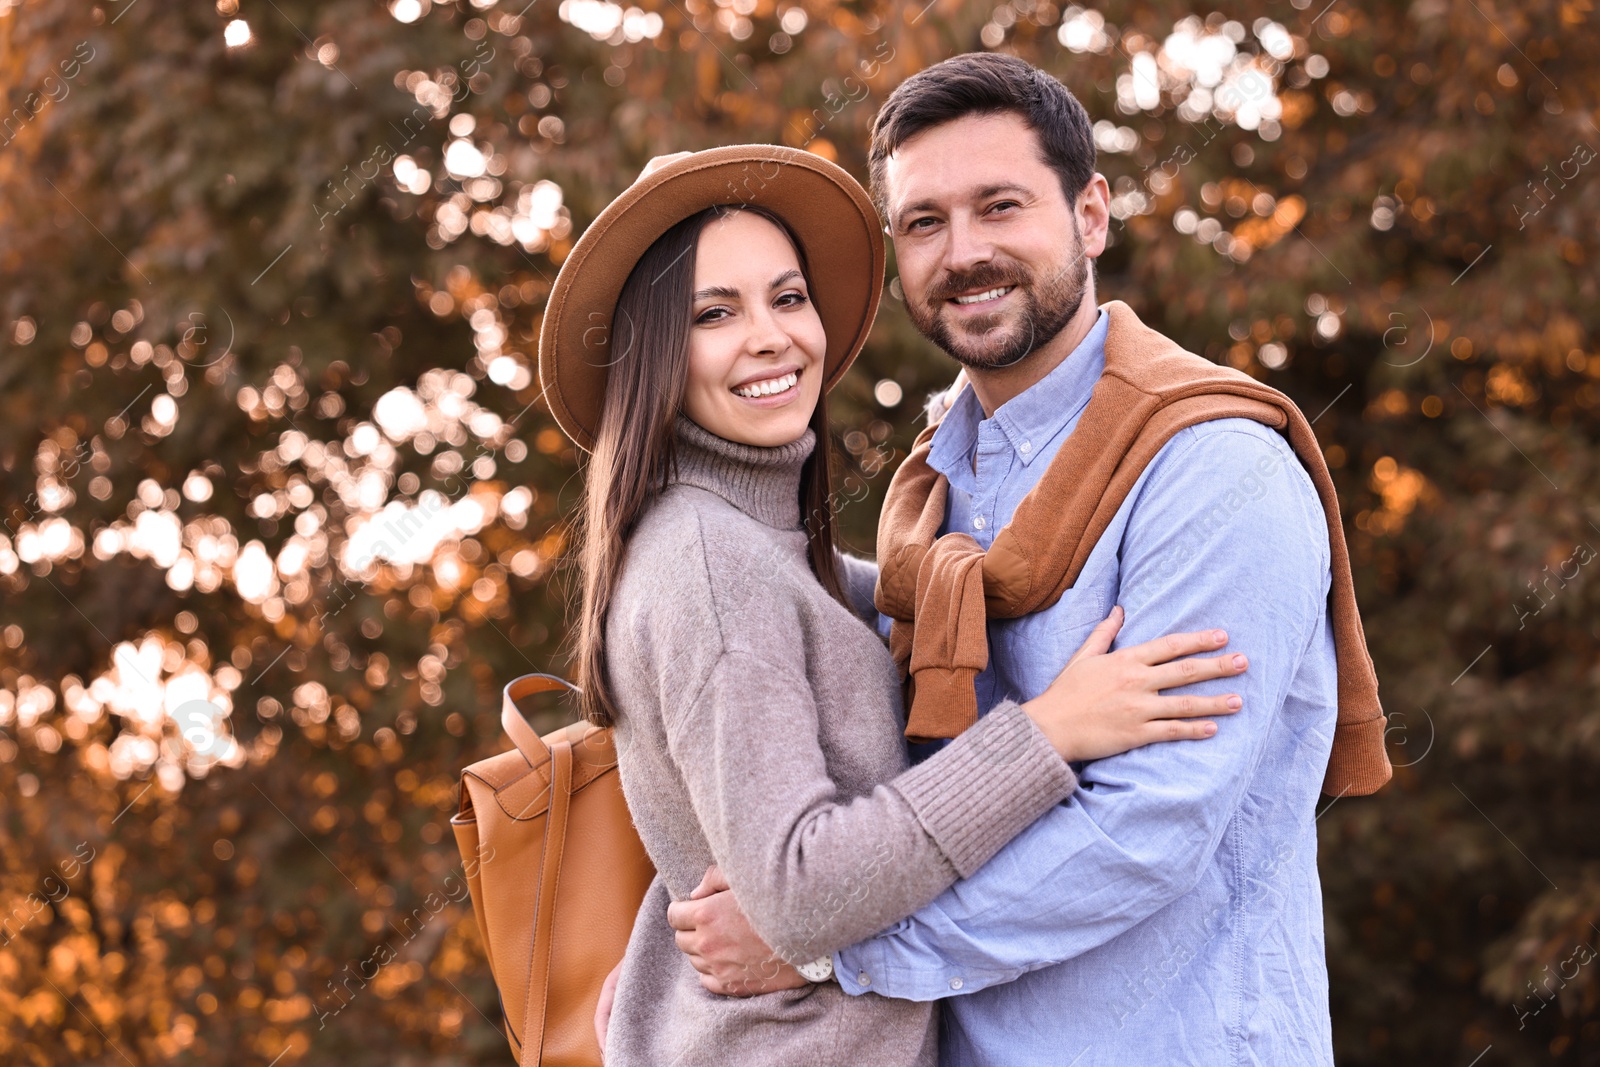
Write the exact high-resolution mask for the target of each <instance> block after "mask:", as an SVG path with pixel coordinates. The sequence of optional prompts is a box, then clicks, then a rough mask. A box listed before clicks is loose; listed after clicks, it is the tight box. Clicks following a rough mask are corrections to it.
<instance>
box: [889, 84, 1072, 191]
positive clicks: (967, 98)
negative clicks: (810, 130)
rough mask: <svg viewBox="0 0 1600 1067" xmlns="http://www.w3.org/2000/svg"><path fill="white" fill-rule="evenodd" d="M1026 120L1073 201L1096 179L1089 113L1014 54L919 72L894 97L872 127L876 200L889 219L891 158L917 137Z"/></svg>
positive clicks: (1047, 162)
mask: <svg viewBox="0 0 1600 1067" xmlns="http://www.w3.org/2000/svg"><path fill="white" fill-rule="evenodd" d="M1007 111H1010V112H1014V113H1015V114H1017V115H1020V116H1021V117H1022V119H1023V121H1024V122H1026V123H1027V124H1028V126H1029V127H1030V128H1032V130H1033V131H1034V133H1035V134H1037V135H1038V137H1039V144H1040V145H1041V146H1042V147H1043V149H1044V162H1045V163H1046V164H1047V165H1048V166H1049V167H1050V168H1051V169H1052V170H1054V171H1055V172H1056V175H1057V176H1058V177H1059V178H1060V179H1061V191H1062V193H1064V194H1065V195H1066V198H1067V200H1068V201H1069V202H1070V201H1072V200H1073V199H1075V198H1076V197H1077V195H1078V194H1079V193H1081V192H1082V191H1083V187H1084V186H1085V185H1088V184H1089V179H1090V178H1092V177H1093V176H1094V162H1095V157H1094V131H1093V129H1092V128H1091V127H1090V124H1089V113H1088V112H1087V111H1085V110H1084V109H1083V105H1082V104H1080V103H1079V102H1078V98H1077V97H1075V96H1073V95H1072V91H1071V90H1070V89H1068V88H1067V87H1066V86H1065V85H1062V84H1061V82H1060V81H1058V80H1057V79H1056V78H1055V77H1053V76H1052V75H1050V74H1047V73H1045V72H1044V71H1042V70H1040V69H1039V68H1038V67H1035V66H1034V65H1033V64H1031V63H1029V62H1027V61H1026V60H1022V59H1018V58H1017V57H1016V56H1007V55H1001V54H999V53H997V52H967V53H965V54H963V55H959V56H952V57H951V58H949V59H947V60H945V61H944V62H942V63H936V64H934V65H933V66H931V67H929V68H927V69H926V70H921V71H918V72H917V73H916V74H913V75H912V76H911V77H909V78H907V79H906V80H905V81H903V82H901V83H900V86H899V87H898V88H897V89H895V91H894V92H893V93H891V94H889V99H888V100H887V101H885V102H884V105H883V107H882V109H881V110H879V112H878V115H877V117H876V118H875V119H873V122H872V148H871V151H870V152H869V153H868V156H867V159H868V164H869V175H868V177H869V180H870V182H871V185H872V198H873V200H874V201H875V202H876V204H877V206H878V213H879V214H881V215H883V216H884V219H885V221H888V208H887V204H886V192H885V190H884V187H883V186H884V180H883V172H884V167H885V164H887V162H888V160H889V156H890V155H891V154H893V152H894V150H895V149H897V148H899V147H900V146H901V145H902V144H905V143H906V142H907V141H909V140H910V139H911V138H913V137H915V136H916V135H917V134H919V133H921V132H922V131H924V130H927V129H931V128H932V127H934V126H942V125H943V124H945V123H947V122H953V121H954V120H956V119H959V118H963V117H965V116H967V115H993V114H999V113H1002V112H1007Z"/></svg>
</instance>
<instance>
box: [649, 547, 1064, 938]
mask: <svg viewBox="0 0 1600 1067" xmlns="http://www.w3.org/2000/svg"><path fill="white" fill-rule="evenodd" d="M724 577H726V578H727V579H728V580H729V581H732V582H735V583H737V582H741V581H743V582H759V583H761V584H760V586H759V587H754V586H746V587H743V588H735V589H733V590H732V591H731V592H732V596H733V598H734V599H738V600H739V602H740V606H739V608H738V611H737V616H738V617H737V618H736V619H730V617H729V616H728V614H727V613H723V614H722V615H721V617H719V619H718V620H716V621H714V622H712V624H711V627H710V632H711V633H712V634H716V633H718V632H719V628H720V632H721V634H722V635H723V636H722V641H723V647H722V650H721V651H720V653H719V654H718V655H717V656H716V658H715V661H714V663H713V664H712V666H711V669H710V672H709V674H708V675H707V676H706V677H705V679H704V682H703V683H702V684H701V685H700V686H699V688H698V690H697V691H696V692H689V693H681V694H665V697H666V699H664V701H663V707H664V708H667V709H669V712H668V715H667V718H666V727H667V746H668V750H669V753H670V754H671V756H672V758H673V762H674V764H675V765H676V766H677V767H678V769H679V772H680V773H681V774H682V776H683V781H684V784H685V787H686V789H687V791H688V794H689V799H690V803H691V804H692V806H693V808H694V812H695V815H696V817H697V819H698V821H699V823H700V826H701V829H702V831H703V833H704V834H705V838H706V841H707V844H708V845H709V847H710V849H711V852H712V855H713V857H714V858H715V860H716V862H717V864H718V866H720V867H721V868H722V871H723V873H724V874H725V875H726V876H727V879H728V883H729V885H730V886H732V888H733V892H734V896H735V897H736V898H737V899H738V902H739V905H740V907H741V908H742V909H743V911H744V913H745V915H746V917H747V918H748V919H749V920H750V924H751V926H752V927H753V928H754V929H755V930H756V932H757V933H759V934H760V935H761V937H762V939H763V940H765V941H766V942H767V944H768V945H770V946H771V947H772V949H773V951H774V952H776V953H777V954H778V955H779V956H780V957H781V958H783V959H785V960H787V961H789V962H791V963H804V962H807V961H810V960H814V959H816V958H818V957H819V956H822V955H824V954H826V953H828V952H831V951H833V950H834V949H836V948H838V947H840V946H842V945H846V944H849V943H850V942H852V941H856V940H859V939H861V938H863V937H866V936H868V935H870V934H872V933H874V932H876V931H878V930H881V929H883V928H884V927H885V926H887V925H888V924H889V923H891V922H893V921H894V920H895V919H897V918H899V917H900V916H902V915H905V914H908V913H909V912H911V911H913V910H915V909H916V908H918V907H921V906H923V905H924V904H926V903H928V902H929V901H931V900H932V899H933V898H934V897H935V896H937V895H938V893H939V892H941V891H942V890H943V889H945V888H946V887H948V886H949V885H950V884H951V883H952V882H953V881H954V880H955V879H956V878H957V877H959V876H960V875H963V874H970V873H972V872H974V871H975V870H977V869H978V868H979V867H980V866H981V865H982V864H983V862H984V861H985V860H987V859H988V858H989V857H990V856H992V855H993V854H994V852H995V851H996V850H997V849H998V848H999V847H1000V846H1001V845H1002V844H1004V842H1006V841H1008V840H1010V839H1011V838H1012V837H1013V836H1015V835H1016V834H1017V833H1018V832H1020V831H1021V830H1022V829H1023V828H1024V827H1025V826H1027V825H1028V823H1030V822H1032V821H1033V820H1034V819H1035V818H1037V817H1038V816H1039V815H1040V814H1042V813H1043V812H1044V811H1046V810H1048V809H1049V808H1051V807H1052V806H1054V805H1055V804H1057V803H1059V802H1060V800H1061V799H1062V798H1063V797H1065V796H1066V795H1067V794H1069V793H1070V792H1071V791H1072V789H1073V788H1074V787H1075V785H1076V777H1075V776H1074V775H1073V773H1072V770H1071V768H1070V767H1069V766H1068V765H1067V763H1066V762H1065V761H1064V760H1062V759H1061V757H1060V756H1059V755H1058V754H1057V753H1056V751H1055V749H1054V748H1053V747H1052V746H1051V745H1050V742H1049V741H1048V740H1047V739H1046V738H1045V736H1044V734H1043V733H1041V732H1040V731H1039V729H1038V727H1037V726H1035V725H1034V723H1033V720H1032V719H1030V718H1029V717H1028V716H1027V714H1026V713H1025V712H1024V711H1023V710H1022V708H1021V707H1020V706H1019V705H1017V704H1015V703H1008V705H1007V706H1006V707H1005V708H1002V709H997V711H996V712H993V713H991V714H990V715H988V716H985V721H984V722H982V723H980V724H979V725H978V726H976V727H974V728H973V729H971V730H968V731H967V732H966V733H965V734H963V735H962V737H961V738H960V739H958V740H957V741H956V742H954V743H952V744H951V745H950V746H948V747H947V748H946V749H945V750H944V751H942V752H941V753H940V754H939V755H940V759H938V760H937V761H935V760H929V761H927V762H925V763H923V764H919V765H918V766H916V767H912V768H910V769H908V770H905V771H903V772H902V773H901V774H899V775H898V776H897V777H895V778H894V779H892V780H891V781H889V782H887V783H884V784H881V785H879V786H877V787H875V788H874V789H873V790H872V791H871V792H870V793H868V794H866V795H862V796H855V797H844V796H841V795H840V793H839V791H838V789H837V787H836V786H835V784H834V782H833V780H832V778H831V777H830V775H829V773H828V768H827V764H826V760H825V758H824V753H823V750H822V743H821V740H820V734H819V716H818V711H817V707H816V704H815V699H814V693H813V689H812V687H811V685H810V683H809V682H808V681H807V677H808V668H809V669H817V666H818V665H816V664H809V665H808V664H807V663H806V662H805V660H804V651H803V650H804V649H805V647H806V642H805V635H804V633H803V632H802V629H801V625H800V622H799V616H798V613H797V611H796V609H795V607H794V604H793V603H792V601H791V600H790V599H789V598H786V597H784V596H782V595H774V594H775V592H776V583H774V582H772V581H771V576H770V575H769V574H766V573H762V574H757V575H751V574H748V573H743V574H738V575H733V576H724ZM727 599H729V598H727V597H725V598H724V603H726V600H727ZM686 629H688V630H693V629H694V627H692V626H691V627H687V628H686V627H684V626H682V625H681V624H680V625H679V626H678V627H677V632H684V631H685V630H686ZM704 637H705V634H704V632H701V633H700V635H699V637H698V638H697V640H703V639H704ZM715 639H716V638H714V637H713V640H715ZM863 699H871V697H870V696H864V697H863ZM991 720H992V721H991Z"/></svg>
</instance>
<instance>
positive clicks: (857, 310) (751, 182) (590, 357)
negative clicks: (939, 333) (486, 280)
mask: <svg viewBox="0 0 1600 1067" xmlns="http://www.w3.org/2000/svg"><path fill="white" fill-rule="evenodd" d="M719 204H753V205H756V206H758V207H763V208H766V209H767V210H769V211H771V212H773V213H774V214H776V215H777V216H778V217H779V218H781V219H783V221H784V222H786V223H787V224H788V225H789V228H790V229H791V230H792V231H793V232H794V235H795V239H796V240H797V241H798V242H799V244H800V246H801V248H802V249H803V250H804V252H805V257H806V261H807V265H808V266H809V268H810V269H809V273H810V275H811V296H812V300H813V302H814V303H815V306H816V308H817V313H818V315H819V317H820V318H821V319H822V326H823V330H824V331H825V332H826V334H827V338H828V347H827V357H826V359H825V361H824V367H823V388H824V389H829V390H831V389H832V388H833V387H834V386H835V385H837V384H838V382H839V380H840V379H841V378H843V377H844V373H845V371H846V370H848V369H849V367H850V364H851V362H852V361H853V360H854V359H855V357H856V354H857V353H858V352H860V351H861V346H862V345H863V344H865V343H866V340H867V334H868V333H869V332H870V331H871V329H872V321H873V319H874V317H876V315H877V313H878V302H879V300H880V299H882V296H883V275H884V242H883V229H882V224H881V222H880V221H879V219H878V213H877V210H876V209H875V208H874V207H873V205H872V200H871V199H870V198H869V197H868V196H867V193H866V190H864V189H862V188H861V184H860V183H859V182H857V181H856V180H855V179H854V178H852V177H851V176H850V175H849V173H848V172H846V171H845V170H843V169H842V168H840V167H839V166H837V165H835V164H833V163H830V162H828V161H827V160H825V159H823V158H822V157H820V156H816V155H813V154H811V153H810V152H804V151H801V150H799V149H795V148H785V147H782V146H778V145H729V146H726V147H723V148H712V149H708V150H706V151H704V152H695V153H693V154H692V155H689V156H686V157H684V158H682V159H678V160H675V161H673V162H671V163H669V164H667V165H665V166H663V167H661V168H660V169H659V170H656V171H653V172H652V173H650V174H647V175H645V176H644V177H642V178H640V179H639V180H638V181H636V182H635V183H634V184H633V185H631V186H629V187H628V188H627V189H626V190H625V191H624V192H623V193H622V195H621V196H618V197H617V198H616V199H615V200H613V201H612V202H611V203H610V204H609V205H608V206H607V207H606V209H605V210H604V211H602V212H601V213H600V214H599V216H598V217H596V218H595V220H594V222H593V223H591V224H590V226H589V228H588V229H587V230H585V231H584V233H583V236H581V237H580V238H578V241H577V243H576V244H574V245H573V247H572V251H571V252H570V253H569V254H568V255H567V258H566V260H565V262H563V263H562V265H561V271H560V273H559V274H558V275H557V276H556V281H555V285H554V286H553V287H552V289H551V291H550V299H549V302H548V304H547V305H546V307H545V313H544V323H543V326H542V327H541V329H540V331H539V382H540V386H541V387H542V389H543V390H544V396H545V400H546V402H547V403H548V404H549V407H550V413H551V415H553V416H554V417H555V420H556V425H558V426H560V427H561V429H562V431H563V432H564V433H565V434H566V435H567V436H568V437H570V438H571V439H572V441H573V443H574V444H576V445H577V446H578V447H579V448H581V449H583V450H584V451H586V452H587V451H590V450H592V449H593V448H594V442H595V437H596V435H597V433H598V431H599V428H600V414H601V411H602V410H603V407H604V401H605V389H606V379H607V375H608V373H609V370H610V366H611V363H612V362H613V360H614V359H615V354H614V353H613V352H612V351H611V344H610V340H611V320H612V316H613V314H614V312H615V310H616V305H617V299H618V297H619V296H621V294H622V286H623V284H624V283H625V282H626V281H627V280H628V275H629V274H631V273H632V271H633V268H634V266H635V264H637V263H638V262H639V258H640V257H641V256H643V255H644V253H645V252H646V251H647V250H648V249H649V248H650V246H651V245H652V244H654V243H655V242H656V240H657V239H658V238H660V237H661V235H662V234H664V233H666V232H667V231H668V230H669V229H671V228H672V227H673V226H675V225H677V224H678V223H680V222H682V221H683V220H684V219H686V218H688V217H689V216H691V215H693V214H695V213H696V212H699V211H703V210H704V209H706V208H709V207H714V206H716V205H719Z"/></svg>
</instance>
